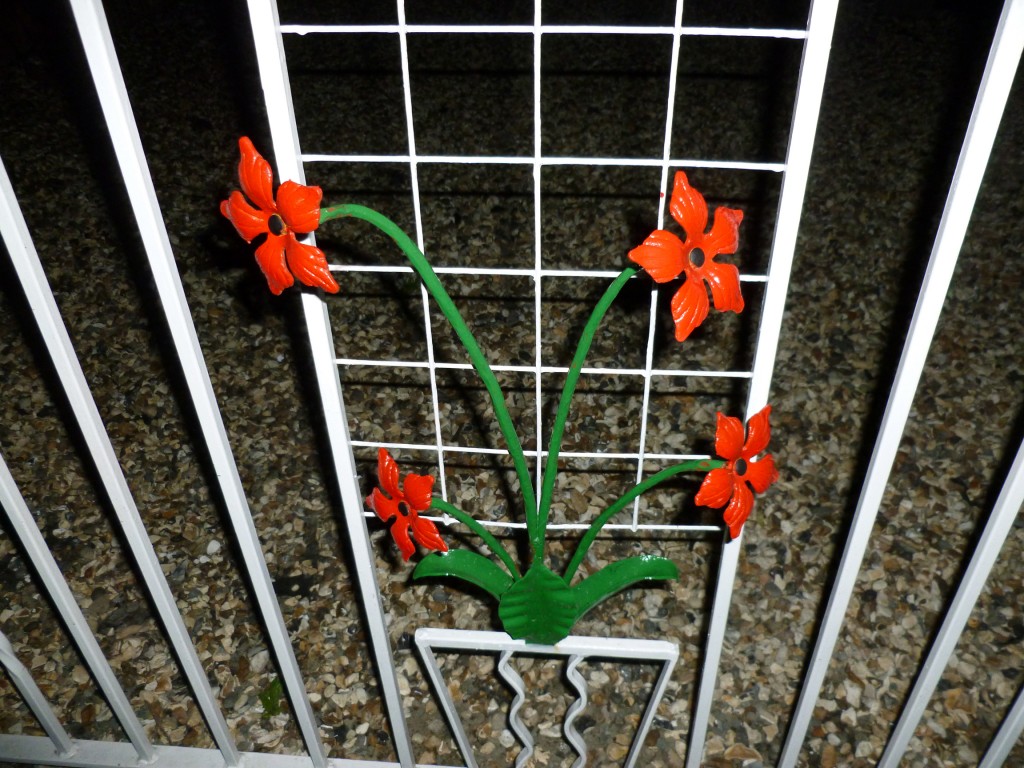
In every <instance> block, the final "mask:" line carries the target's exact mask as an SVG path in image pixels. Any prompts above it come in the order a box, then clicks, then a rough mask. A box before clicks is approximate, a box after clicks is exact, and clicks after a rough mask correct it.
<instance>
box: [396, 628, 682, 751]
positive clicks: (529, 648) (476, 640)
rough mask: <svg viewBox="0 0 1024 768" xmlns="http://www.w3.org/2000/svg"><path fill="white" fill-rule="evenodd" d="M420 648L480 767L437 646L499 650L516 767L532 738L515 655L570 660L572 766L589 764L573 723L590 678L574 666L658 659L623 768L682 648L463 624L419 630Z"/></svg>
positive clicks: (458, 735)
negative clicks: (527, 636)
mask: <svg viewBox="0 0 1024 768" xmlns="http://www.w3.org/2000/svg"><path fill="white" fill-rule="evenodd" d="M415 639H416V647H417V649H418V650H419V652H420V656H421V657H422V658H423V661H424V663H425V665H426V667H427V674H428V676H429V677H430V682H431V684H432V686H433V688H434V691H435V692H436V693H437V694H438V696H439V697H440V699H441V706H442V709H443V710H444V713H445V717H446V718H447V719H448V723H449V724H450V725H451V728H452V732H453V734H454V735H455V741H456V743H457V744H458V745H459V750H460V751H461V752H462V758H463V760H465V761H466V765H467V766H468V768H477V762H476V757H475V756H474V754H473V747H472V744H471V743H470V741H469V737H468V736H467V735H466V729H465V727H464V726H463V724H462V718H461V717H460V716H459V712H458V707H457V706H456V704H455V701H454V699H453V698H452V694H451V691H450V690H449V688H448V685H447V683H445V681H444V677H443V676H442V674H441V667H440V665H439V664H438V661H437V656H436V654H435V651H438V650H444V651H462V652H465V653H498V654H500V657H499V661H498V672H499V674H500V675H501V676H502V678H503V679H504V680H505V682H507V683H508V684H509V686H510V687H511V688H512V690H513V692H514V693H515V697H514V698H513V700H512V704H511V706H510V707H509V715H508V717H509V725H510V726H511V728H512V730H513V731H514V732H515V734H516V735H517V736H518V737H519V740H520V741H521V742H522V744H523V748H522V750H521V751H520V753H519V756H518V757H517V758H516V768H521V766H523V765H525V764H526V763H527V761H528V760H529V759H530V757H531V756H532V755H533V749H534V742H533V736H532V735H531V734H530V731H529V729H527V728H526V726H525V724H524V723H523V722H522V720H520V719H519V709H520V707H521V706H522V704H523V702H524V701H525V699H526V687H525V686H524V684H523V679H522V678H521V677H520V676H519V674H518V673H517V672H516V671H515V670H514V669H513V668H512V667H511V666H510V664H509V662H510V661H511V659H512V657H513V656H514V655H516V654H519V655H522V656H546V657H555V658H559V657H561V658H565V659H566V676H567V677H568V678H569V681H570V682H571V683H572V685H573V687H574V688H575V689H576V693H577V699H576V701H575V702H573V703H572V704H571V705H570V706H569V707H568V708H567V710H566V713H565V721H564V723H563V726H562V730H563V732H564V734H565V739H566V741H568V742H569V743H570V744H571V745H572V747H573V749H575V750H576V753H577V755H578V757H577V759H576V761H575V762H574V763H573V768H582V766H584V765H586V764H587V744H586V741H584V739H583V736H582V735H581V734H580V733H579V732H578V731H577V730H576V728H575V727H574V725H573V722H574V721H575V719H576V718H577V717H578V716H579V715H580V713H581V712H583V710H584V709H585V708H586V706H587V682H586V680H585V679H584V678H583V676H582V675H581V674H580V673H579V671H578V670H577V669H576V668H577V666H578V665H579V664H580V662H581V661H584V660H585V659H613V660H629V661H652V662H660V663H661V669H660V671H659V672H658V677H657V679H656V680H655V681H654V684H653V685H652V686H651V695H650V697H649V698H648V700H647V706H646V707H645V709H644V714H643V716H642V717H641V719H640V722H639V723H638V724H637V730H636V734H635V735H634V737H633V744H632V747H631V748H630V750H629V754H628V755H627V756H626V761H625V763H623V765H624V766H625V768H633V766H634V765H635V764H636V761H637V758H638V757H639V756H640V750H641V749H642V748H643V745H644V740H645V739H646V737H647V732H648V731H649V730H650V728H651V722H652V721H653V720H654V715H655V713H656V712H657V711H658V704H659V702H660V701H661V698H662V696H663V695H664V693H665V688H666V687H667V686H668V682H669V680H670V679H671V678H672V670H673V669H674V668H675V664H676V661H677V660H678V658H679V647H678V646H677V645H675V644H674V643H669V642H666V641H664V640H633V639H621V638H613V637H577V636H575V635H570V636H569V637H567V638H565V639H564V640H561V641H559V642H558V643H556V644H555V645H536V644H532V643H527V642H526V641H525V640H513V639H512V638H511V637H509V636H508V635H507V634H505V633H504V632H477V631H474V630H465V629H434V628H426V627H423V628H420V629H417V630H416V636H415Z"/></svg>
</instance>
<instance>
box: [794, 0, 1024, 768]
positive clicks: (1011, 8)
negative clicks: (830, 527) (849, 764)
mask: <svg viewBox="0 0 1024 768" xmlns="http://www.w3.org/2000/svg"><path fill="white" fill-rule="evenodd" d="M1022 46H1024V0H1007V3H1006V4H1005V5H1004V7H1003V13H1002V15H1001V17H1000V19H999V24H998V26H997V28H996V34H995V39H994V41H993V44H992V49H991V52H990V53H989V58H988V63H987V64H986V65H985V73H984V74H983V75H982V79H981V85H980V86H979V88H978V97H977V100H976V102H975V105H974V112H973V113H972V115H971V121H970V124H969V125H968V126H967V135H966V138H965V139H964V145H963V148H962V149H961V152H960V159H959V161H958V163H957V167H956V171H955V173H954V175H953V182H952V184H951V186H950V190H949V196H948V197H947V198H946V207H945V210H944V211H943V213H942V220H941V221H940V222H939V229H938V233H937V234H936V236H935V243H934V245H933V246H932V252H931V256H930V258H929V261H928V269H927V271H926V272H925V276H924V281H923V284H922V287H921V293H920V295H919V297H918V300H917V307H916V308H915V310H914V317H913V319H912V320H911V324H910V332H909V333H908V334H907V340H906V343H905V344H904V346H903V354H902V356H901V358H900V363H899V367H898V368H897V370H896V378H895V381H894V382H893V386H892V390H891V392H890V394H889V402H888V403H887V405H886V409H885V414H884V416H883V417H882V426H881V428H880V430H879V433H878V437H877V438H876V440H875V448H874V452H873V454H872V456H871V463H870V464H869V466H868V473H867V477H866V479H865V481H864V486H863V488H862V489H861V495H860V499H859V501H858V502H857V509H856V511H855V513H854V518H853V525H852V527H851V530H850V535H849V538H848V539H847V541H846V547H845V550H844V552H843V557H842V560H841V562H840V565H839V575H838V577H837V579H836V583H835V585H834V586H833V588H832V593H831V595H830V596H829V600H828V605H827V607H826V609H825V616H824V618H823V619H822V624H821V628H820V630H819V633H818V640H817V642H816V643H815V646H814V651H813V652H812V655H811V662H810V666H809V668H808V672H807V677H806V679H805V680H804V684H803V688H802V689H801V691H800V698H799V700H798V702H797V708H796V713H795V715H794V717H793V720H792V721H791V723H790V727H789V733H788V734H787V736H786V744H785V746H784V748H783V752H782V757H781V758H780V761H779V765H780V766H784V767H786V766H793V765H795V764H796V760H797V757H798V755H799V752H800V747H801V745H802V743H803V740H804V737H805V735H806V732H807V727H808V725H809V724H810V720H811V714H812V712H813V710H814V706H815V704H816V703H817V699H818V693H819V692H820V690H821V685H822V682H823V680H824V678H825V672H826V670H827V669H828V664H829V660H830V659H831V658H832V652H833V650H834V649H835V644H836V641H837V640H838V638H839V630H840V628H841V627H842V623H843V617H844V616H845V615H846V609H847V606H848V604H849V601H850V596H851V595H852V593H853V588H854V585H855V584H856V580H857V574H858V572H859V570H860V564H861V562H862V560H863V558H864V551H865V549H866V548H867V545H868V540H869V538H870V536H871V529H872V527H873V526H874V522H875V517H876V516H877V514H878V509H879V507H880V506H881V502H882V496H883V494H884V492H885V486H886V483H887V482H888V479H889V474H890V472H891V471H892V465H893V461H894V460H895V458H896V451H897V449H898V448H899V443H900V438H901V437H902V435H903V430H904V428H905V426H906V423H907V417H908V416H909V414H910V407H911V405H912V404H913V400H914V394H915V393H916V391H917V385H918V382H919V381H920V378H921V372H922V370H923V369H924V364H925V358H926V356H927V354H928V349H929V347H930V346H931V342H932V338H933V337H934V335H935V327H936V325H937V324H938V321H939V315H940V313H941V311H942V305H943V303H944V301H945V298H946V293H947V291H948V290H949V283H950V280H951V279H952V276H953V269H954V267H955V266H956V261H957V257H958V256H959V253H960V248H961V246H962V245H963V240H964V235H965V233H966V231H967V225H968V223H969V222H970V218H971V212H972V211H973V210H974V203H975V200H976V198H977V195H978V188H979V187H980V186H981V179H982V176H983V175H984V173H985V168H986V166H987V164H988V158H989V154H990V153H991V150H992V143H993V142H994V141H995V136H996V131H997V129H998V127H999V121H1000V118H1001V117H1002V113H1003V107H1004V106H1005V104H1006V99H1007V96H1008V94H1009V90H1010V86H1011V84H1012V82H1013V75H1014V71H1015V69H1016V67H1017V62H1018V61H1019V60H1020V55H1021V48H1022Z"/></svg>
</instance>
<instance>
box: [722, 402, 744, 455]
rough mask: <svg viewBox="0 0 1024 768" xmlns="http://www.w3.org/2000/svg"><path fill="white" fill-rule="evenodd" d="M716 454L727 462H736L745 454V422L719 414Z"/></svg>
mask: <svg viewBox="0 0 1024 768" xmlns="http://www.w3.org/2000/svg"><path fill="white" fill-rule="evenodd" d="M715 453H717V454H718V455H719V456H721V457H722V458H723V459H725V460H726V461H735V460H736V459H738V458H740V456H741V455H742V453H743V422H742V421H740V420H739V419H737V418H735V417H733V416H726V415H725V414H724V413H719V414H718V426H717V427H715Z"/></svg>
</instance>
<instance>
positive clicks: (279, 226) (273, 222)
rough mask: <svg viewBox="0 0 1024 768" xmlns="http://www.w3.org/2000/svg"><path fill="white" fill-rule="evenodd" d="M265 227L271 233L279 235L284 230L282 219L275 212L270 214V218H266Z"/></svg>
mask: <svg viewBox="0 0 1024 768" xmlns="http://www.w3.org/2000/svg"><path fill="white" fill-rule="evenodd" d="M267 229H269V230H270V233H271V234H274V235H280V234H281V233H282V232H284V219H282V218H281V217H280V216H279V215H278V214H276V213H272V214H270V218H269V219H267Z"/></svg>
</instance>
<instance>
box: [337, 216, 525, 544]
mask: <svg viewBox="0 0 1024 768" xmlns="http://www.w3.org/2000/svg"><path fill="white" fill-rule="evenodd" d="M341 218H353V219H362V220H363V221H366V222H368V223H370V224H372V225H373V226H375V227H377V229H379V230H380V231H381V232H383V233H384V234H385V235H387V236H388V237H390V238H391V239H392V240H394V241H395V243H396V244H397V245H398V247H399V248H401V249H402V252H403V253H404V254H405V256H406V258H407V259H408V260H409V264H411V265H412V268H413V269H414V270H416V273H417V274H418V275H419V276H420V280H422V281H423V285H424V287H425V288H426V289H427V291H428V292H429V293H430V295H431V296H432V297H433V298H434V301H436V302H437V305H438V307H439V308H440V309H441V313H442V314H443V315H444V316H445V318H447V320H448V322H449V323H450V324H451V326H452V329H453V330H454V331H455V334H456V335H457V336H458V337H459V341H461V342H462V346H463V347H465V348H466V352H468V353H469V359H470V362H471V363H472V364H473V367H474V368H475V369H476V372H477V374H478V375H479V376H480V380H481V381H482V382H483V384H484V387H485V388H486V389H487V394H488V395H490V398H491V403H492V404H493V406H494V414H495V416H496V417H497V419H498V426H499V428H500V429H501V434H502V435H503V436H504V438H505V443H506V445H508V450H509V454H510V455H511V456H512V463H513V465H514V466H515V470H516V476H517V477H518V478H519V487H520V489H521V491H522V494H523V506H524V508H525V514H526V522H527V526H528V527H531V530H532V526H535V525H536V523H535V522H534V519H535V518H536V516H537V500H536V498H535V496H534V493H533V482H532V480H531V479H530V470H529V468H528V467H527V465H526V456H525V455H524V454H523V446H522V444H521V443H520V442H519V435H518V434H516V428H515V425H514V424H513V423H512V417H511V416H509V413H508V407H507V406H506V405H505V396H504V395H503V394H502V391H501V385H499V384H498V380H497V378H495V376H494V372H493V371H492V370H491V366H490V365H489V364H488V363H487V358H485V357H484V354H483V352H481V351H480V345H479V344H477V343H476V339H475V338H474V337H473V334H472V333H471V332H470V330H469V328H468V327H467V326H466V322H465V321H464V320H463V319H462V315H460V314H459V310H458V309H457V308H456V306H455V303H454V302H453V301H452V299H451V297H450V296H449V295H448V292H447V291H446V290H445V289H444V286H443V285H441V281H440V280H438V278H437V274H436V273H435V272H434V270H433V268H432V267H431V266H430V262H428V261H427V257H426V256H424V255H423V252H422V251H420V249H419V248H418V247H417V246H416V243H414V242H413V241H412V240H411V239H410V238H409V236H408V235H407V234H405V232H403V231H402V229H401V227H399V226H398V225H397V224H395V223H394V222H393V221H391V219H389V218H387V217H386V216H384V215H382V214H380V213H377V211H375V210H373V209H372V208H367V207H366V206H363V205H353V204H346V205H333V206H331V207H329V208H321V209H320V223H321V224H323V223H324V222H325V221H330V220H331V219H341ZM541 542H543V538H542V539H541ZM534 554H539V551H538V550H535V551H534Z"/></svg>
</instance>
